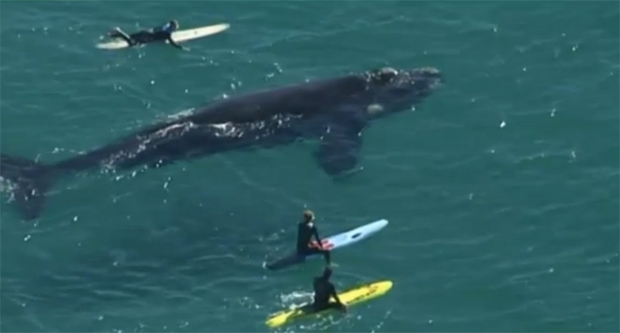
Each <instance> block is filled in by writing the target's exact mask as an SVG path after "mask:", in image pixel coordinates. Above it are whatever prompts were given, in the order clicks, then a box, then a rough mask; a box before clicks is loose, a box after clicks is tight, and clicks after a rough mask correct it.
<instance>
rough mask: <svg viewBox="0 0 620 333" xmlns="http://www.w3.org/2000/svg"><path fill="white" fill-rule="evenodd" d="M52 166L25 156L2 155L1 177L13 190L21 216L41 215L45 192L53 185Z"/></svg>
mask: <svg viewBox="0 0 620 333" xmlns="http://www.w3.org/2000/svg"><path fill="white" fill-rule="evenodd" d="M51 171H52V168H50V167H49V166H46V165H43V164H40V163H38V162H35V161H33V160H29V159H27V158H23V157H17V156H9V155H6V154H1V155H0V177H1V178H2V180H3V182H4V183H8V184H9V186H10V190H12V193H13V196H14V199H15V201H16V203H17V208H18V210H19V212H20V214H21V216H22V217H23V218H24V219H25V220H27V221H30V220H33V219H36V218H37V217H39V215H40V214H41V211H42V210H43V207H44V205H45V193H46V192H47V190H48V189H49V187H50V186H51V185H52V181H53V174H52V173H51Z"/></svg>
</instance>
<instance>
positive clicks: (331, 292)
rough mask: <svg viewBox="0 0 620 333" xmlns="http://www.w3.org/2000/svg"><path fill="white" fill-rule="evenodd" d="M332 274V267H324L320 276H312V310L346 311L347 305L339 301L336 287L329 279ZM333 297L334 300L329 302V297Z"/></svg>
mask: <svg viewBox="0 0 620 333" xmlns="http://www.w3.org/2000/svg"><path fill="white" fill-rule="evenodd" d="M331 276H332V269H331V268H329V267H325V269H324V270H323V275H322V276H317V277H315V278H314V281H313V283H312V286H313V287H314V302H313V303H312V310H313V311H314V312H320V311H323V310H326V309H330V308H333V309H336V310H342V311H344V312H346V311H347V305H346V304H344V303H342V302H341V301H340V298H338V293H337V292H336V287H334V284H333V283H331V282H330V281H329V278H330V277H331ZM330 297H333V298H334V300H336V302H330V301H329V298H330Z"/></svg>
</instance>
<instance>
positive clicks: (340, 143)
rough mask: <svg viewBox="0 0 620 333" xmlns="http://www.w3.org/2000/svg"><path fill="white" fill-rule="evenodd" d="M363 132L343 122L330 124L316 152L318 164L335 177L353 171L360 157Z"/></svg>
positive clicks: (315, 156)
mask: <svg viewBox="0 0 620 333" xmlns="http://www.w3.org/2000/svg"><path fill="white" fill-rule="evenodd" d="M361 134H362V133H361V132H360V131H359V129H357V128H353V127H351V126H346V125H343V124H330V126H329V128H328V131H327V132H326V133H325V134H324V135H323V137H322V138H321V144H320V146H319V148H318V150H317V151H316V152H315V153H314V158H315V159H316V161H317V163H318V165H319V166H320V167H321V169H323V171H324V172H325V173H327V174H328V175H330V176H332V177H335V176H340V175H341V174H343V173H346V172H349V171H352V170H353V169H354V168H355V167H356V166H357V164H358V163H359V159H360V152H361V150H362V143H363V142H362V135H361Z"/></svg>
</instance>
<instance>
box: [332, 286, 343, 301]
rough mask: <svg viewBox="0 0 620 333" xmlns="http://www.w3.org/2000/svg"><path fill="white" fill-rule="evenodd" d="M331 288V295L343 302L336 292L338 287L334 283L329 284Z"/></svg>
mask: <svg viewBox="0 0 620 333" xmlns="http://www.w3.org/2000/svg"><path fill="white" fill-rule="evenodd" d="M329 289H330V294H331V295H330V296H332V297H333V298H334V299H335V300H336V302H338V303H339V304H342V302H341V301H340V298H338V293H337V292H336V288H335V287H334V285H333V284H330V285H329Z"/></svg>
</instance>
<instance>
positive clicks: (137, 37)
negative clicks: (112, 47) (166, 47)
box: [108, 20, 187, 50]
mask: <svg viewBox="0 0 620 333" xmlns="http://www.w3.org/2000/svg"><path fill="white" fill-rule="evenodd" d="M178 29H179V22H177V21H176V20H172V21H170V22H168V23H166V24H164V25H162V26H159V27H155V28H153V29H149V30H142V31H138V32H136V33H133V34H131V35H128V34H127V33H125V32H124V31H123V30H121V28H119V27H116V28H114V29H113V30H112V31H110V33H109V34H108V36H110V37H111V38H122V39H124V40H125V41H126V42H127V44H129V46H135V45H140V44H146V43H151V42H155V41H160V40H167V41H168V42H169V43H170V45H172V46H174V47H176V48H179V49H184V50H187V48H185V47H183V46H181V45H179V44H177V43H176V42H175V41H174V40H173V39H172V33H173V32H175V31H176V30H178Z"/></svg>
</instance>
